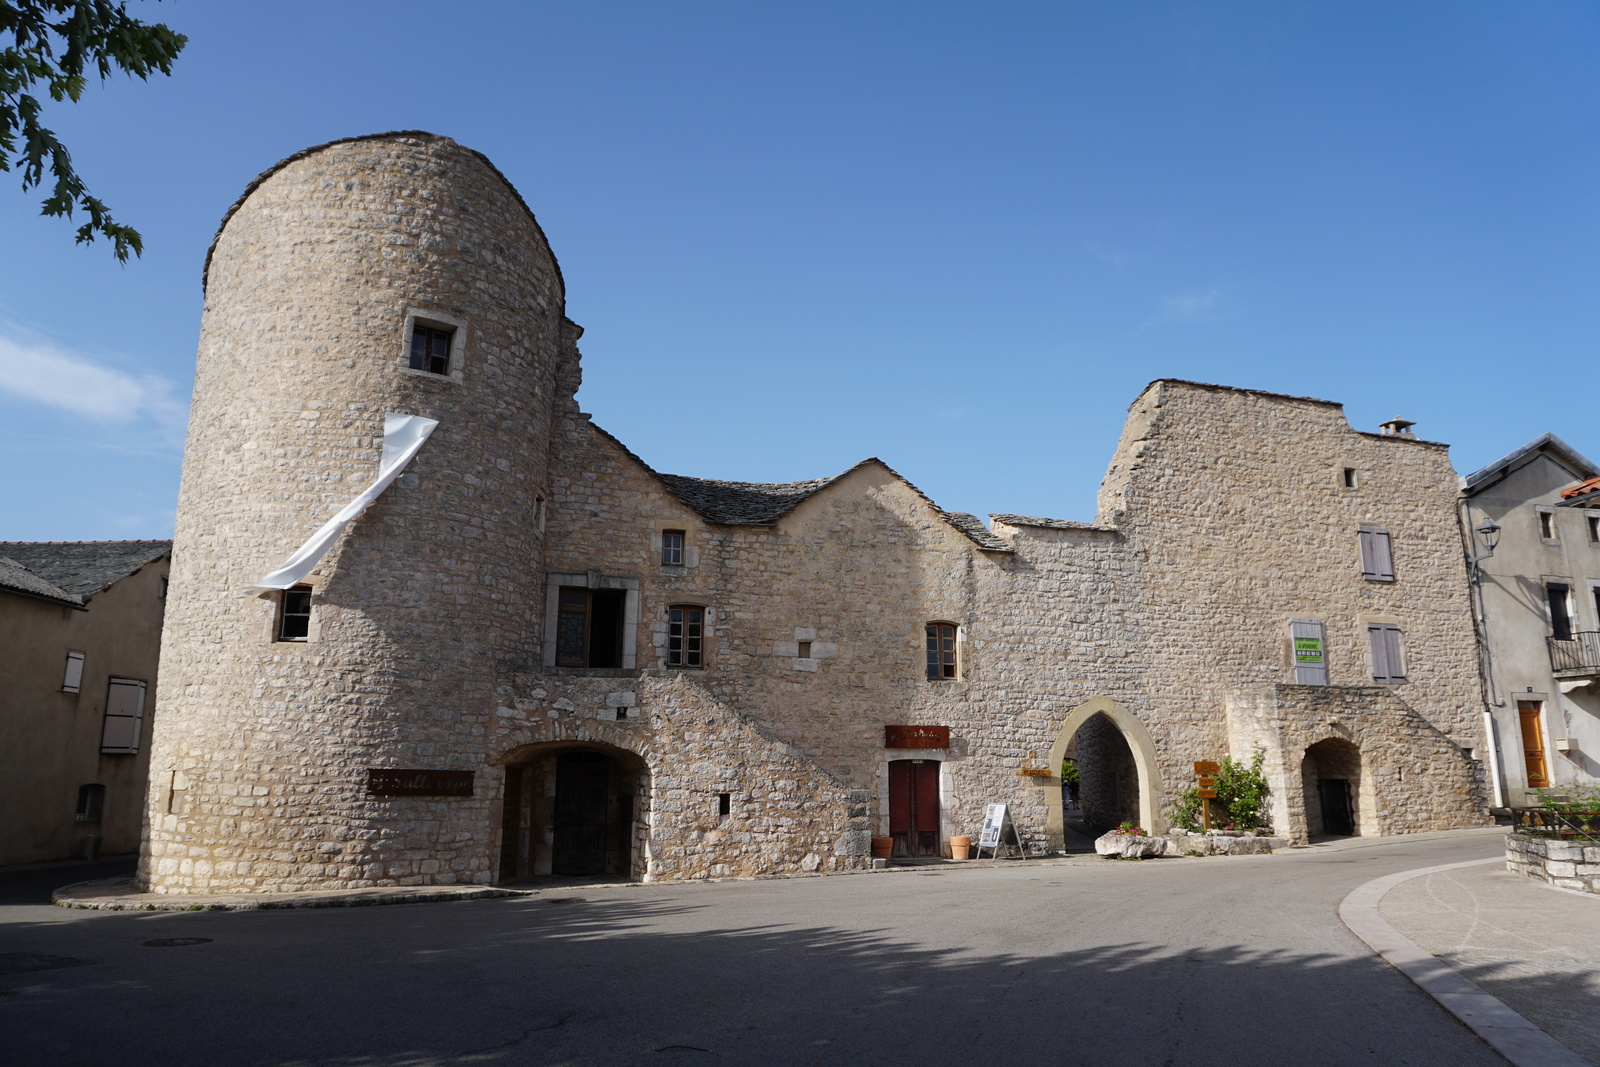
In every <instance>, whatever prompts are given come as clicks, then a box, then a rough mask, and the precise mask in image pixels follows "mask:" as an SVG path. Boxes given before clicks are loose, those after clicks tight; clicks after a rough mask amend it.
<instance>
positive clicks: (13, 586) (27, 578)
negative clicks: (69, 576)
mask: <svg viewBox="0 0 1600 1067" xmlns="http://www.w3.org/2000/svg"><path fill="white" fill-rule="evenodd" d="M0 589H4V590H6V591H7V592H11V593H21V594H22V595H23V596H30V597H38V598H39V599H40V600H49V601H51V602H53V603H56V604H65V605H67V606H68V607H73V608H81V607H83V603H82V601H80V600H79V599H78V598H77V597H75V596H73V595H72V594H71V593H69V592H67V591H66V590H65V589H62V588H60V587H59V586H54V585H51V584H50V583H49V582H47V581H45V580H44V579H43V578H41V577H39V576H38V575H37V574H35V573H33V572H32V571H30V570H29V569H28V568H26V567H24V566H23V565H22V564H20V563H18V562H17V561H16V560H14V559H8V558H7V557H5V556H0Z"/></svg>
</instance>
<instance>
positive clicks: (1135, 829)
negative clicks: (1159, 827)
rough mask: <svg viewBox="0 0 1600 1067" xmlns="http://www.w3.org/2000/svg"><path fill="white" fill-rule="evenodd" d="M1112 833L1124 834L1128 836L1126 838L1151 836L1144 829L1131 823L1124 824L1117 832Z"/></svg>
mask: <svg viewBox="0 0 1600 1067" xmlns="http://www.w3.org/2000/svg"><path fill="white" fill-rule="evenodd" d="M1112 833H1115V834H1122V835H1123V836H1126V837H1148V836H1149V834H1148V833H1147V832H1146V831H1145V828H1144V827H1142V826H1135V825H1133V823H1131V822H1125V823H1123V824H1122V825H1121V826H1119V827H1117V828H1116V829H1115V830H1113V831H1112Z"/></svg>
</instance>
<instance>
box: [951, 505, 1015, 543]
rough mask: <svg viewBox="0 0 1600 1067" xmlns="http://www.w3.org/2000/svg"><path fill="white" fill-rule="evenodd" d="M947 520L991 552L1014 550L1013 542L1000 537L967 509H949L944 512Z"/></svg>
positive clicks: (973, 541)
mask: <svg viewBox="0 0 1600 1067" xmlns="http://www.w3.org/2000/svg"><path fill="white" fill-rule="evenodd" d="M944 517H945V521H946V522H948V523H949V524H950V525H951V526H954V527H955V528H956V529H958V530H960V531H961V532H962V533H964V534H966V535H967V536H968V537H970V538H971V539H972V543H973V544H975V545H977V546H978V547H979V548H983V549H987V550H988V551H990V552H1013V551H1015V549H1013V548H1012V547H1011V543H1010V542H1009V541H1007V540H1006V539H1005V538H1003V537H998V536H996V535H995V534H994V532H993V531H991V530H990V529H989V527H987V526H985V525H984V524H983V520H982V519H980V518H978V516H976V515H969V514H967V513H966V512H965V511H947V512H945V513H944Z"/></svg>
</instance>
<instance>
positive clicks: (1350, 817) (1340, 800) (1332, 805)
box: [1317, 778, 1356, 837]
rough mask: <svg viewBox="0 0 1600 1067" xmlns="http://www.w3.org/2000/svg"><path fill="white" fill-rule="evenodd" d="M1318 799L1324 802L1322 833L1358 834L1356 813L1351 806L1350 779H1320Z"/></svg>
mask: <svg viewBox="0 0 1600 1067" xmlns="http://www.w3.org/2000/svg"><path fill="white" fill-rule="evenodd" d="M1317 799H1318V800H1320V801H1321V802H1322V832H1323V833H1325V834H1343V835H1344V836H1346V837H1349V836H1350V835H1352V834H1354V833H1355V832H1356V813H1355V809H1354V808H1352V807H1351V804H1350V779H1348V778H1318V779H1317Z"/></svg>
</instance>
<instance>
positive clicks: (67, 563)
mask: <svg viewBox="0 0 1600 1067" xmlns="http://www.w3.org/2000/svg"><path fill="white" fill-rule="evenodd" d="M171 551H172V542H171V541H0V556H5V557H7V558H9V559H11V560H14V561H16V562H17V563H19V564H21V565H22V566H23V567H26V568H27V569H28V570H29V571H31V572H32V573H33V574H36V575H38V576H39V577H41V578H43V579H45V581H47V582H48V583H50V585H52V586H53V587H57V588H59V589H61V590H63V591H64V592H65V593H67V594H69V595H72V596H75V597H85V598H87V597H91V596H93V595H95V594H96V593H98V592H100V591H101V590H104V589H107V588H109V587H110V586H111V585H113V584H114V583H116V582H119V581H121V580H122V579H124V578H126V577H127V576H128V575H130V574H133V573H134V572H136V571H138V570H139V569H140V568H141V567H143V566H144V565H145V564H147V563H151V562H153V561H154V560H158V559H160V558H161V557H162V556H164V555H166V554H167V553H168V552H171Z"/></svg>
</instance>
